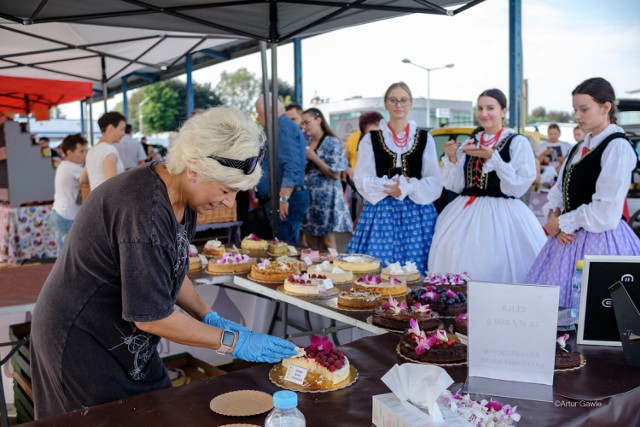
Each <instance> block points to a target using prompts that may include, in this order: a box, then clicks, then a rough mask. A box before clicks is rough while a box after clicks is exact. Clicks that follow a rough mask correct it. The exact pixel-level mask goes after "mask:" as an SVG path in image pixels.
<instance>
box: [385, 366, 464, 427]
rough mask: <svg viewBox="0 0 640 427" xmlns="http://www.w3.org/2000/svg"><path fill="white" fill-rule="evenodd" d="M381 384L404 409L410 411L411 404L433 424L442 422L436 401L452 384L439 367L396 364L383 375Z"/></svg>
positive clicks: (450, 379)
mask: <svg viewBox="0 0 640 427" xmlns="http://www.w3.org/2000/svg"><path fill="white" fill-rule="evenodd" d="M382 382H384V383H385V384H386V385H387V387H389V389H391V391H392V392H393V394H395V395H396V397H397V398H398V399H399V400H400V402H401V403H402V405H403V406H404V407H405V408H407V409H409V410H410V405H409V404H411V405H414V406H415V407H418V408H423V409H426V410H427V411H428V412H429V415H430V416H431V419H432V420H433V421H434V422H442V421H444V417H443V416H442V412H440V408H438V404H437V403H436V401H437V400H438V397H440V395H441V394H442V392H443V391H445V390H446V389H447V388H448V387H449V386H450V385H451V384H453V379H452V378H451V377H450V376H449V374H447V371H445V370H444V369H442V368H441V367H439V366H434V365H419V364H417V363H404V364H402V365H398V364H396V365H394V367H393V368H391V369H390V370H389V372H387V373H386V374H384V376H383V377H382ZM413 409H415V408H413ZM412 412H417V411H412Z"/></svg>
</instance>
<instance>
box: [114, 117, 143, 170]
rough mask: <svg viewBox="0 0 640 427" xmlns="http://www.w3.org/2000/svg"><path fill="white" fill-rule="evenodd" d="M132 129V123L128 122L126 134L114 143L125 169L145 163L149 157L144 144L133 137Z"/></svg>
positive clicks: (125, 128)
mask: <svg viewBox="0 0 640 427" xmlns="http://www.w3.org/2000/svg"><path fill="white" fill-rule="evenodd" d="M132 130H133V128H132V127H131V125H130V124H129V123H127V124H126V125H125V127H124V136H123V137H122V138H120V141H118V142H116V143H114V144H113V146H114V147H116V150H118V157H120V160H121V161H122V165H123V166H124V170H129V169H132V168H134V167H136V166H138V165H141V164H143V163H144V162H145V159H146V158H147V154H145V151H144V148H143V147H142V144H141V143H139V142H138V141H136V140H134V139H133V136H132V135H131V132H132Z"/></svg>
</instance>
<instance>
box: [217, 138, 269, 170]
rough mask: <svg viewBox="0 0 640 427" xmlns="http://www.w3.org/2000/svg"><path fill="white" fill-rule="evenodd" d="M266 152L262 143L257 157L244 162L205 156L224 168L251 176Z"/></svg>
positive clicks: (265, 147) (265, 146)
mask: <svg viewBox="0 0 640 427" xmlns="http://www.w3.org/2000/svg"><path fill="white" fill-rule="evenodd" d="M266 151H267V145H266V144H264V143H263V144H262V145H261V146H260V152H259V153H258V155H257V156H253V157H249V158H248V159H246V160H236V159H228V158H226V157H219V156H207V157H208V158H210V159H213V160H215V161H216V162H218V163H220V164H221V165H222V166H226V167H229V168H234V169H240V170H241V171H243V172H244V174H245V175H251V174H252V173H253V171H254V170H256V166H258V163H260V162H261V161H262V159H263V158H264V154H265V153H266Z"/></svg>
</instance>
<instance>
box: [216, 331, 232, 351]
mask: <svg viewBox="0 0 640 427" xmlns="http://www.w3.org/2000/svg"><path fill="white" fill-rule="evenodd" d="M229 337H230V338H229ZM229 339H231V343H229ZM235 341H236V334H235V333H234V332H233V331H230V330H228V329H225V330H224V331H222V335H220V347H219V348H218V349H217V350H216V353H218V354H229V350H230V349H231V347H233V344H234V343H235ZM225 343H226V344H225Z"/></svg>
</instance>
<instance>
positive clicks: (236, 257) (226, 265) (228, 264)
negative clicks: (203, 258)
mask: <svg viewBox="0 0 640 427" xmlns="http://www.w3.org/2000/svg"><path fill="white" fill-rule="evenodd" d="M255 263H256V260H255V258H250V257H248V256H247V255H241V254H236V253H233V252H225V253H224V254H223V255H222V257H221V258H220V259H219V260H215V261H214V260H211V261H209V263H208V264H207V271H208V272H209V273H214V274H220V273H246V272H248V271H249V270H251V266H252V265H254V264H255Z"/></svg>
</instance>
